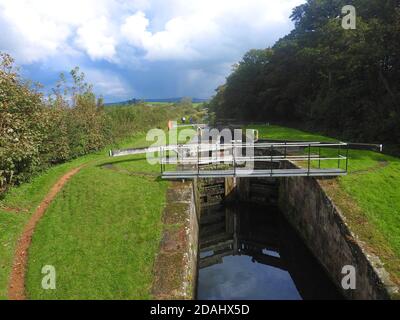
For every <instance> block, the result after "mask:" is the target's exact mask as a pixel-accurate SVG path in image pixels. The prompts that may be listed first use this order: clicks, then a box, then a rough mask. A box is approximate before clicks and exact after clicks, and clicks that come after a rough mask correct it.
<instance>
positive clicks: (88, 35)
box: [75, 16, 116, 60]
mask: <svg viewBox="0 0 400 320" xmlns="http://www.w3.org/2000/svg"><path fill="white" fill-rule="evenodd" d="M112 29H113V26H112V25H111V24H110V23H109V21H108V20H107V18H106V17H104V16H102V17H99V18H96V19H93V20H91V21H88V22H87V23H85V24H84V25H82V26H81V27H79V28H78V30H77V32H76V33H77V38H76V42H75V43H76V44H77V45H78V47H80V48H82V49H84V50H85V51H86V52H87V54H88V55H89V56H90V57H91V58H92V59H93V60H96V59H107V60H112V59H113V58H114V56H115V54H116V49H115V46H116V40H115V38H114V37H113V36H112Z"/></svg>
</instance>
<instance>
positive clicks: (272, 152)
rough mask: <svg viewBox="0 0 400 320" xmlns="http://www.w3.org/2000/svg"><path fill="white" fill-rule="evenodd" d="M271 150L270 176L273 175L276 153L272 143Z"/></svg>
mask: <svg viewBox="0 0 400 320" xmlns="http://www.w3.org/2000/svg"><path fill="white" fill-rule="evenodd" d="M270 152H271V163H270V166H271V173H270V176H271V177H272V169H273V168H272V166H273V162H272V161H273V155H274V145H273V144H272V143H271V150H270Z"/></svg>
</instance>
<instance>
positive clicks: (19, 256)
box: [8, 166, 83, 300]
mask: <svg viewBox="0 0 400 320" xmlns="http://www.w3.org/2000/svg"><path fill="white" fill-rule="evenodd" d="M82 167H83V166H80V167H78V168H75V169H72V170H70V171H69V172H67V173H66V174H65V175H64V176H62V177H61V178H60V179H59V180H58V181H57V182H56V183H55V184H54V185H53V187H52V188H51V190H50V191H49V193H48V194H47V195H46V197H45V198H44V199H43V201H42V202H41V203H40V204H39V206H38V207H37V209H36V211H35V212H34V213H33V215H32V217H31V218H30V220H29V221H28V223H27V224H26V226H25V228H24V231H23V232H22V235H21V237H20V238H19V240H18V244H17V247H16V249H15V254H14V262H13V267H12V271H11V276H10V281H9V286H8V298H9V299H10V300H25V298H26V296H25V273H26V267H27V263H28V249H29V246H30V244H31V241H32V235H33V232H34V231H35V227H36V224H37V223H38V221H39V220H40V218H41V217H42V216H43V215H44V213H45V212H46V210H47V208H48V206H49V205H50V203H51V202H52V201H53V199H54V198H55V196H56V195H57V193H58V192H59V191H60V190H61V189H62V187H63V186H64V185H65V183H66V182H67V181H68V180H69V179H70V178H71V177H72V176H73V175H75V174H76V173H78V172H79V170H80V169H82Z"/></svg>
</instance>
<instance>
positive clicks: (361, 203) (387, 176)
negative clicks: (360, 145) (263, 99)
mask: <svg viewBox="0 0 400 320" xmlns="http://www.w3.org/2000/svg"><path fill="white" fill-rule="evenodd" d="M248 127H249V128H254V129H258V130H259V135H260V138H263V139H273V140H275V139H277V140H298V141H325V142H330V141H335V139H332V138H329V137H325V136H322V135H319V134H313V133H309V132H304V131H300V130H296V129H291V128H285V127H280V126H256V125H255V126H248ZM330 152H332V151H328V150H326V151H325V154H326V155H329V154H330ZM349 158H350V159H349V174H348V175H347V176H343V177H338V178H336V179H334V180H333V182H334V183H332V182H326V183H324V185H325V187H326V189H327V190H328V192H329V195H330V196H331V197H332V198H333V199H334V200H335V202H336V204H338V205H339V207H340V208H341V209H342V211H343V212H344V214H345V215H346V218H347V219H348V222H349V223H350V225H351V227H352V229H353V230H354V231H356V233H357V234H358V235H359V236H360V238H361V240H363V241H365V242H366V243H367V245H368V246H369V248H370V250H371V251H372V252H374V253H376V254H378V255H379V256H380V257H381V258H382V260H383V261H384V263H385V265H386V268H387V269H388V271H390V272H391V274H392V278H393V279H394V280H395V281H397V282H398V283H399V282H400V281H399V280H400V190H399V182H400V159H399V158H396V157H392V156H388V155H385V154H382V153H377V152H373V151H366V150H350V153H349ZM314 165H315V164H314ZM324 165H327V166H330V165H337V161H335V162H334V163H332V162H327V163H326V164H324Z"/></svg>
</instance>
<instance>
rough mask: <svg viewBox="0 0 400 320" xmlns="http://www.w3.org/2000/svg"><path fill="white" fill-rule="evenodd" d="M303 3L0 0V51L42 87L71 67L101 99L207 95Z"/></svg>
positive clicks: (277, 33)
mask: <svg viewBox="0 0 400 320" xmlns="http://www.w3.org/2000/svg"><path fill="white" fill-rule="evenodd" d="M304 2H305V0H131V1H127V0H125V1H123V0H0V30H1V31H0V51H3V52H7V53H10V54H11V55H12V56H13V57H14V58H15V60H16V64H17V65H18V66H20V69H21V72H22V75H23V76H24V77H26V78H29V79H31V80H34V81H39V82H41V83H42V84H43V85H44V90H45V91H46V90H47V91H49V90H50V88H52V87H54V86H55V83H56V81H57V79H58V76H59V74H60V73H61V72H64V73H67V72H69V71H70V70H71V69H72V68H74V67H75V66H79V67H80V69H81V70H82V71H83V72H84V73H85V74H86V77H87V80H88V82H90V83H92V84H93V86H94V91H95V93H96V94H99V95H102V96H103V97H104V99H105V101H106V102H116V101H124V100H127V99H132V98H141V99H146V98H171V97H183V96H189V97H196V98H209V97H210V96H212V95H213V94H214V92H215V91H214V90H215V89H216V88H217V87H218V86H219V85H221V84H223V83H224V82H225V78H226V77H227V76H228V75H229V73H230V71H231V70H232V65H233V64H234V63H236V62H238V61H239V60H240V59H241V57H242V56H243V55H244V54H245V53H246V52H247V51H248V50H249V49H252V48H265V47H267V46H271V45H273V44H274V43H275V41H277V40H278V39H279V38H281V37H283V36H284V35H286V34H288V33H289V32H290V31H291V30H292V29H293V24H292V22H291V21H290V19H289V16H290V14H291V12H292V9H293V8H294V7H295V6H297V5H299V4H302V3H304Z"/></svg>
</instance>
